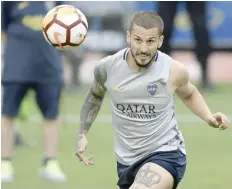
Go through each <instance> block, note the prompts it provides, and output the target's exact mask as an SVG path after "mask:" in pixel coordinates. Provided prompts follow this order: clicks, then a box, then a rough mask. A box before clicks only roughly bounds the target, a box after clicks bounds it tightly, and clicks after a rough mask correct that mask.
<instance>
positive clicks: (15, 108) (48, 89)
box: [2, 83, 62, 119]
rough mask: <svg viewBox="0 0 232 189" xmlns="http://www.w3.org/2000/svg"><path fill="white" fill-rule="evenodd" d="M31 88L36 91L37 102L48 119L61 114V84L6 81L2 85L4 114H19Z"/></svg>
mask: <svg viewBox="0 0 232 189" xmlns="http://www.w3.org/2000/svg"><path fill="white" fill-rule="evenodd" d="M29 89H33V90H34V91H35V92H36V93H35V94H36V102H37V104H38V107H39V109H40V111H41V113H42V115H43V117H44V118H46V119H56V118H57V116H58V115H59V104H60V96H61V91H62V85H61V84H50V83H48V84H46V83H45V84H43V83H4V84H3V85H2V114H3V115H6V116H10V117H15V116H17V114H18V112H19V108H20V105H21V102H22V100H23V98H24V97H25V95H26V94H27V92H28V90H29Z"/></svg>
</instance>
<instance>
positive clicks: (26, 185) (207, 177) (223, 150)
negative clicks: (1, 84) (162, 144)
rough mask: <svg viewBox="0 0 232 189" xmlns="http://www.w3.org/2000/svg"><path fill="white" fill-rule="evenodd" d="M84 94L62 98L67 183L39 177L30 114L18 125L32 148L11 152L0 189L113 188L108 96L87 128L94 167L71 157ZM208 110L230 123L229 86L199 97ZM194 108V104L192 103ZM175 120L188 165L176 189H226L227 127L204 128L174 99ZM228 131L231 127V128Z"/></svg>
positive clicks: (230, 170)
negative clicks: (11, 175) (11, 176)
mask: <svg viewBox="0 0 232 189" xmlns="http://www.w3.org/2000/svg"><path fill="white" fill-rule="evenodd" d="M84 94H85V92H84V91H82V92H78V93H77V94H65V95H64V96H65V98H64V102H65V105H64V106H63V107H62V110H63V112H64V113H65V114H66V116H65V118H66V119H65V121H64V123H63V125H62V127H61V128H60V136H61V138H60V151H59V156H58V159H59V160H60V164H61V167H62V169H63V171H64V172H65V173H66V174H67V177H68V181H67V182H66V183H61V184H60V183H52V182H49V181H45V180H41V179H40V178H39V177H38V168H39V167H40V164H41V157H42V155H43V148H42V146H43V143H42V126H41V124H42V122H41V118H39V119H36V118H38V112H37V111H36V110H35V109H34V108H33V109H32V110H30V112H31V119H30V120H29V121H28V122H26V123H24V124H23V125H22V124H21V126H20V128H21V130H22V133H23V135H24V136H25V138H26V139H27V140H29V141H37V142H38V144H37V146H36V147H34V148H20V149H16V150H15V153H14V158H13V163H14V166H15V181H14V182H13V183H9V184H2V189H116V188H117V185H116V182H117V174H116V163H115V159H114V154H113V141H112V136H113V135H112V127H111V122H110V114H111V109H110V103H109V98H108V96H107V97H106V99H105V102H104V104H103V107H102V109H101V111H100V113H99V118H98V119H97V120H96V121H95V123H94V125H93V126H92V128H91V130H90V132H89V135H88V139H89V146H88V150H87V151H88V152H89V153H91V154H93V158H94V161H95V165H94V166H92V167H85V166H84V165H82V164H81V163H80V162H79V161H78V160H77V159H76V157H75V155H74V152H75V146H76V134H77V129H78V127H79V124H78V122H77V120H79V113H80V108H81V105H82V101H83V99H84ZM203 95H204V97H205V99H206V101H207V102H208V104H209V106H210V108H211V109H212V111H221V112H225V113H226V114H228V115H229V117H230V119H231V118H232V117H231V116H232V85H231V84H230V85H229V84H228V85H220V86H218V89H217V93H204V94H203ZM196 105H197V104H196ZM176 110H177V112H178V113H177V115H178V116H177V118H178V120H179V126H180V129H181V131H182V133H183V135H184V137H185V141H186V147H187V152H188V166H187V171H186V174H185V178H184V179H183V181H182V182H181V184H180V185H179V189H231V188H232V187H231V183H230V181H231V179H232V128H230V129H228V130H226V131H219V130H216V129H212V128H210V127H209V126H207V125H206V124H205V123H204V122H203V121H201V120H200V119H199V118H197V117H196V116H194V115H193V114H192V113H191V112H190V111H189V110H188V109H186V108H185V107H184V105H183V104H181V102H180V101H179V100H178V99H176ZM36 115H37V116H36ZM230 126H231V125H230Z"/></svg>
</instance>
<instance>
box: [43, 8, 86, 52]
mask: <svg viewBox="0 0 232 189" xmlns="http://www.w3.org/2000/svg"><path fill="white" fill-rule="evenodd" d="M87 31H88V21H87V19H86V17H85V15H84V14H83V13H82V12H81V11H80V10H79V9H77V8H75V7H73V6H71V5H60V6H57V7H54V8H53V9H51V10H50V11H49V12H48V13H47V15H46V16H45V17H44V20H43V35H44V37H45V39H46V40H47V42H48V43H49V44H51V45H52V46H53V47H55V48H57V49H59V50H67V49H70V48H72V47H77V46H79V45H80V44H81V43H82V42H83V41H84V39H85V37H86V35H87Z"/></svg>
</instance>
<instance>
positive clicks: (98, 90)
mask: <svg viewBox="0 0 232 189" xmlns="http://www.w3.org/2000/svg"><path fill="white" fill-rule="evenodd" d="M106 79H107V73H106V67H105V64H104V63H103V64H99V65H98V66H96V67H95V69H94V82H93V85H92V87H91V88H90V90H89V92H88V94H87V96H86V98H85V101H84V104H83V106H82V109H81V117H80V119H81V121H80V130H79V134H86V133H87V132H88V130H89V129H90V127H91V125H92V123H93V122H94V120H95V118H96V117H97V114H98V112H99V110H100V108H101V105H102V102H103V99H104V96H105V93H106V88H105V86H104V83H105V82H106Z"/></svg>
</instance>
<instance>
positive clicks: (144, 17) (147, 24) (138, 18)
mask: <svg viewBox="0 0 232 189" xmlns="http://www.w3.org/2000/svg"><path fill="white" fill-rule="evenodd" d="M134 24H135V25H137V26H140V27H143V28H145V29H151V28H158V29H159V32H160V35H162V33H163V30H164V23H163V20H162V18H161V17H160V16H159V15H158V14H157V13H155V12H147V11H146V12H139V13H136V14H135V15H134V16H133V18H132V20H131V22H130V28H129V31H130V32H131V31H132V30H133V26H134Z"/></svg>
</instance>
